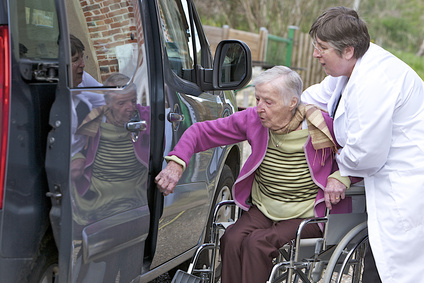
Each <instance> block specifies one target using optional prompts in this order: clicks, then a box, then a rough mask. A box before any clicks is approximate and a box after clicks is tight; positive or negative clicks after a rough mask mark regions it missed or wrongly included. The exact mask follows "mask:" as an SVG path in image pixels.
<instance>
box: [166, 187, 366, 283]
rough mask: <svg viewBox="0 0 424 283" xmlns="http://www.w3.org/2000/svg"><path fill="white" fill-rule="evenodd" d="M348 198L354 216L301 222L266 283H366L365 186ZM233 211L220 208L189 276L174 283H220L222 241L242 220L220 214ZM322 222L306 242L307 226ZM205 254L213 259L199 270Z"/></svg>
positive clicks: (329, 216) (225, 205) (226, 205)
mask: <svg viewBox="0 0 424 283" xmlns="http://www.w3.org/2000/svg"><path fill="white" fill-rule="evenodd" d="M345 196H346V198H347V197H350V198H352V212H351V213H346V214H331V213H330V212H329V211H327V212H326V215H325V217H317V218H311V219H305V220H304V221H302V222H301V224H300V225H299V227H298V229H297V232H296V238H295V239H293V240H292V241H291V242H289V243H287V244H286V245H284V246H283V247H281V248H280V249H279V256H278V257H277V258H275V259H274V260H273V263H274V266H273V269H272V271H271V274H270V276H269V279H268V281H267V283H277V282H287V283H288V282H290V283H292V282H302V283H317V282H319V283H332V282H337V283H341V282H343V283H345V282H355V283H359V282H362V273H363V269H364V257H365V253H366V252H367V250H368V249H369V242H368V230H367V222H366V217H367V215H366V208H365V190H364V185H363V182H360V183H358V184H355V185H353V186H352V187H351V188H349V189H348V190H347V191H346V194H345ZM229 207H230V208H231V209H234V210H235V209H238V208H237V207H236V205H235V203H234V201H231V200H230V201H223V202H220V203H218V204H217V205H216V207H215V209H214V213H213V216H212V217H213V219H212V222H211V223H212V227H211V234H210V239H209V241H208V242H206V243H205V244H203V245H201V246H199V248H198V249H197V250H196V252H195V254H194V256H193V258H192V261H191V263H190V265H189V268H188V270H187V272H184V271H182V270H178V271H177V273H176V274H175V276H174V278H173V280H172V282H173V283H174V282H175V283H197V282H205V283H206V282H208V283H213V282H220V281H219V280H220V256H219V238H220V236H222V234H223V232H224V231H225V229H226V228H227V227H228V226H229V225H231V224H233V223H234V222H235V221H236V220H237V218H238V216H240V213H236V214H235V215H236V217H234V218H235V219H220V216H221V215H223V213H222V210H223V209H229ZM319 223H322V224H321V225H324V229H323V236H322V237H321V238H312V239H304V238H302V230H303V229H304V227H305V226H306V225H310V224H319ZM205 255H206V256H207V257H208V259H209V260H208V261H207V262H208V263H209V264H208V266H206V265H203V266H199V259H200V258H201V257H202V256H203V258H204V257H205Z"/></svg>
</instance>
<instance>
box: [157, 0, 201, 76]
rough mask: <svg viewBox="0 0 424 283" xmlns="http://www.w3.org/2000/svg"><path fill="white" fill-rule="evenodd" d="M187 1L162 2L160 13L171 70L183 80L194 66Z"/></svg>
mask: <svg viewBox="0 0 424 283" xmlns="http://www.w3.org/2000/svg"><path fill="white" fill-rule="evenodd" d="M187 5H188V4H187V1H185V0H160V1H159V10H160V11H159V12H160V18H161V25H162V39H163V41H164V44H165V48H166V53H167V55H168V59H169V62H170V64H171V68H172V70H173V71H174V73H175V74H177V75H178V76H179V77H181V78H185V79H190V78H189V77H187V74H188V73H189V72H186V73H185V72H184V70H191V69H193V66H194V58H193V50H192V46H193V44H192V34H193V33H192V31H191V27H190V14H189V11H188V6H187Z"/></svg>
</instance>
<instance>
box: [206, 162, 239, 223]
mask: <svg viewBox="0 0 424 283" xmlns="http://www.w3.org/2000/svg"><path fill="white" fill-rule="evenodd" d="M234 182H235V180H234V176H233V172H232V171H231V168H230V167H229V166H228V165H224V168H222V172H221V176H220V178H219V181H218V186H217V189H216V191H215V196H214V198H213V202H212V212H213V209H214V208H215V206H216V205H217V204H218V203H219V202H221V201H224V200H232V199H233V193H232V187H233V185H234ZM234 217H235V207H234V206H230V207H222V208H221V209H220V210H219V211H218V217H217V219H216V220H217V221H218V222H221V221H228V220H230V219H232V220H234ZM208 224H211V223H208ZM208 227H210V225H208Z"/></svg>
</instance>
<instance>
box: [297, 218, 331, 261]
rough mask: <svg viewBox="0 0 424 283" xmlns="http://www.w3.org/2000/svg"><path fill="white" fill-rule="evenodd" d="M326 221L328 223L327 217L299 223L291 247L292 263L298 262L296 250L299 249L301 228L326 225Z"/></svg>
mask: <svg viewBox="0 0 424 283" xmlns="http://www.w3.org/2000/svg"><path fill="white" fill-rule="evenodd" d="M327 221H328V218H327V217H316V218H310V219H305V220H303V221H302V222H300V224H299V227H298V228H297V231H296V239H295V241H294V243H293V246H292V252H291V256H292V258H291V259H292V260H294V261H297V260H298V253H297V252H296V249H297V248H298V247H300V240H301V238H302V237H301V236H302V230H303V228H304V227H305V226H306V225H309V224H318V223H327Z"/></svg>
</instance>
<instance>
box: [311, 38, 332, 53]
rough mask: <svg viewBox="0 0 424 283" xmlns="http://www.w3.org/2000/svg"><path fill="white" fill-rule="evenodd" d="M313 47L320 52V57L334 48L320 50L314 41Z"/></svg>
mask: <svg viewBox="0 0 424 283" xmlns="http://www.w3.org/2000/svg"><path fill="white" fill-rule="evenodd" d="M312 45H313V46H314V48H315V49H316V50H317V51H318V53H319V55H321V56H322V55H324V54H325V53H326V52H327V51H328V50H331V49H332V48H331V47H330V48H325V49H320V48H319V47H318V46H317V44H316V42H315V41H312Z"/></svg>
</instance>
